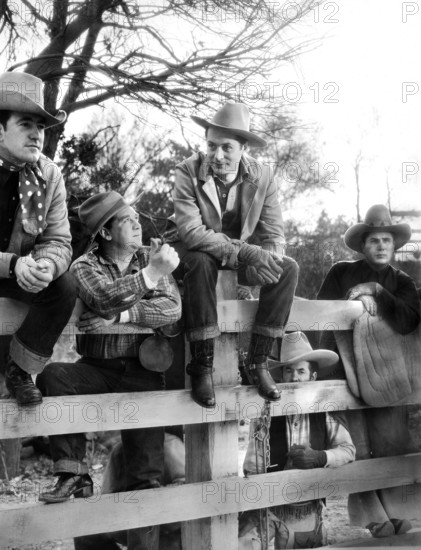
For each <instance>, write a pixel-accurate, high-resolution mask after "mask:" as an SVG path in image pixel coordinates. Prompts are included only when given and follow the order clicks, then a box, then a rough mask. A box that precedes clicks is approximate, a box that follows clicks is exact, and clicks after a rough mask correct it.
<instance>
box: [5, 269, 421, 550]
mask: <svg viewBox="0 0 421 550" xmlns="http://www.w3.org/2000/svg"><path fill="white" fill-rule="evenodd" d="M224 277H225V278H226V279H230V277H231V274H230V272H224ZM233 283H234V281H233V280H232V279H231V283H230V284H228V286H227V285H222V287H220V288H221V289H222V290H221V291H220V294H219V297H220V299H219V300H218V315H219V323H220V326H221V330H222V332H223V334H222V335H221V337H220V338H219V340H218V341H217V345H216V357H215V367H216V372H215V375H214V377H215V382H216V384H217V386H218V387H217V388H216V400H217V406H216V408H215V409H213V410H208V409H203V408H201V407H200V406H198V405H197V404H196V403H194V402H193V401H192V399H191V397H190V392H189V390H177V391H166V392H145V393H125V394H102V395H83V396H65V397H50V398H44V400H43V402H42V403H41V404H39V405H37V406H32V407H25V408H22V407H18V406H17V405H16V402H15V401H14V400H11V399H5V400H0V415H1V423H0V439H7V438H16V437H25V436H35V435H52V434H63V433H78V432H92V431H104V430H116V429H121V430H125V429H132V428H142V427H144V428H147V427H152V426H170V425H179V424H184V425H185V426H186V429H185V431H186V485H182V486H176V487H173V486H170V487H163V488H160V489H150V490H144V491H135V492H126V493H118V494H101V491H100V488H99V487H96V488H95V494H94V496H93V497H90V498H87V499H77V500H72V501H69V502H66V503H62V504H56V505H45V504H42V503H38V502H19V503H16V502H7V496H6V499H3V502H0V547H1V548H7V547H13V548H19V547H20V546H21V545H23V544H29V543H32V544H35V543H41V542H43V541H47V540H49V541H51V540H56V539H66V538H71V537H74V536H80V535H87V534H93V533H99V532H105V531H117V530H123V529H131V528H134V527H141V526H148V525H156V524H161V523H172V522H178V521H181V522H183V547H184V549H185V550H221V549H229V550H235V548H237V547H238V542H237V541H238V521H237V517H238V512H240V511H242V510H249V509H257V508H263V507H266V506H274V505H280V504H289V503H291V502H300V501H304V500H309V499H314V498H325V497H335V498H343V497H345V496H346V495H347V494H349V493H354V492H361V491H369V490H375V489H380V488H386V487H396V486H401V487H402V490H403V491H405V490H406V488H407V489H408V496H410V488H409V486H410V485H412V484H413V483H415V482H420V481H421V460H420V454H421V453H417V454H410V455H404V456H399V457H387V458H379V459H371V460H364V461H358V462H355V463H352V464H347V465H345V466H342V467H341V468H337V469H323V468H319V469H314V470H289V471H284V472H276V473H268V474H261V475H255V476H250V477H248V478H243V477H241V476H239V475H238V422H239V421H240V420H241V419H246V418H247V419H252V418H256V417H258V416H260V413H261V410H262V406H263V400H262V399H261V398H260V397H259V396H258V394H257V392H256V389H255V388H254V387H245V386H240V385H239V384H238V380H237V364H238V344H237V342H238V335H239V334H240V333H242V332H244V331H248V330H250V328H251V326H252V323H253V318H254V315H255V312H256V307H257V303H256V301H236V300H235V299H233V296H235V294H233V292H234V287H235V285H234V284H233ZM79 311H80V310H78V309H77V308H76V310H75V313H74V315H73V317H72V319H71V321H70V323H69V325H68V326H67V328H66V331H65V333H68V334H77V333H78V330H77V328H76V326H75V321H76V319H77V316H78V314H79ZM25 313H26V309H25V307H24V306H22V305H21V304H18V303H16V302H15V303H14V302H13V301H12V300H6V299H0V323H1V325H0V328H1V330H0V334H11V333H13V332H14V331H15V330H16V329H17V327H18V326H19V324H20V323H21V321H22V319H23V318H24V315H25ZM361 313H362V304H361V303H359V302H345V301H319V302H314V301H306V300H298V301H294V305H293V308H292V312H291V316H290V321H289V324H288V326H287V330H288V331H294V330H303V331H306V330H313V331H314V330H316V331H317V330H347V329H350V328H351V326H352V323H353V321H354V320H355V319H356V318H358V317H359V316H360V315H361ZM115 330H125V331H134V332H136V331H139V329H138V328H136V327H134V326H128V325H124V326H123V327H111V328H110V327H108V328H107V332H110V331H115ZM279 388H280V389H281V399H280V401H279V402H276V403H272V404H271V413H272V415H273V416H280V415H286V414H291V413H292V412H294V411H298V412H302V413H310V414H311V413H315V412H321V411H330V410H347V409H359V408H365V407H366V405H365V404H364V403H363V402H362V401H360V400H359V399H356V398H355V397H354V396H353V395H352V394H351V393H350V391H349V389H348V387H347V384H346V382H345V381H325V382H317V383H315V382H310V383H291V384H282V385H280V386H279ZM402 403H408V404H409V403H421V394H420V392H414V394H413V395H411V396H410V397H409V398H407V399H405V400H404V401H403V402H401V403H400V404H402ZM42 490H43V487H39V491H42Z"/></svg>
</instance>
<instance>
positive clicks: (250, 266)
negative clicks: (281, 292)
mask: <svg viewBox="0 0 421 550" xmlns="http://www.w3.org/2000/svg"><path fill="white" fill-rule="evenodd" d="M238 261H239V262H240V264H243V265H245V272H246V277H247V281H248V282H249V283H250V284H252V285H260V286H262V285H267V284H274V283H277V282H278V281H279V278H280V276H281V275H282V272H283V269H282V257H281V256H279V255H278V254H276V253H275V252H269V251H267V250H264V249H263V248H261V247H260V246H256V245H253V244H247V243H245V244H243V245H242V246H241V248H240V251H239V253H238Z"/></svg>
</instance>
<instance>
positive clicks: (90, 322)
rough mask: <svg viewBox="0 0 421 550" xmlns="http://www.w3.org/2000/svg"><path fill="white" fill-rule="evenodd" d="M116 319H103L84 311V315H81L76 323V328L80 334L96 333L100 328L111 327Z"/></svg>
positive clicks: (91, 312)
mask: <svg viewBox="0 0 421 550" xmlns="http://www.w3.org/2000/svg"><path fill="white" fill-rule="evenodd" d="M116 319H117V317H113V318H112V319H103V318H102V317H99V316H98V315H97V314H96V313H94V312H93V311H85V313H82V315H81V316H80V317H79V321H78V322H77V323H76V326H77V328H78V329H79V330H80V331H81V332H96V331H97V330H99V329H101V328H102V327H108V326H109V325H112V324H113V323H114V322H115V321H116Z"/></svg>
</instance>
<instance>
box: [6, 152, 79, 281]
mask: <svg viewBox="0 0 421 550" xmlns="http://www.w3.org/2000/svg"><path fill="white" fill-rule="evenodd" d="M38 166H39V168H40V170H41V172H42V174H43V177H44V179H45V182H46V196H45V208H46V217H45V221H44V228H43V231H42V233H41V234H38V232H37V224H36V219H35V213H34V218H33V219H29V220H28V224H27V228H26V230H24V228H23V226H22V210H21V208H17V209H16V213H15V219H14V224H13V230H12V234H11V237H10V242H9V246H8V248H7V250H6V251H5V252H2V253H0V278H8V277H9V265H10V260H11V259H12V256H13V254H17V255H18V256H27V255H28V254H31V256H32V257H33V258H34V260H39V259H41V258H45V259H47V260H50V261H51V262H52V263H53V264H54V266H55V273H54V279H57V277H59V276H60V275H62V274H63V273H64V272H65V271H66V270H67V268H68V267H69V265H70V260H71V250H72V249H71V245H70V243H71V240H72V239H71V234H70V226H69V221H68V219H67V207H66V189H65V187H64V181H63V176H62V175H61V171H60V169H59V167H58V166H57V165H56V164H54V162H52V161H51V160H50V159H49V158H47V157H45V156H44V155H41V157H40V159H39V161H38ZM0 184H1V181H0Z"/></svg>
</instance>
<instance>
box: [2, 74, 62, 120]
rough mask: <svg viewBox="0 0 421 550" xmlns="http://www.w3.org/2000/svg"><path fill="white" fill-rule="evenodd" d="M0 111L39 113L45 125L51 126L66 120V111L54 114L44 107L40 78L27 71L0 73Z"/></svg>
mask: <svg viewBox="0 0 421 550" xmlns="http://www.w3.org/2000/svg"><path fill="white" fill-rule="evenodd" d="M0 111H17V112H20V113H31V114H34V115H39V116H41V117H42V118H43V119H44V120H45V127H46V128H51V126H55V125H56V124H61V123H62V122H64V121H65V120H66V117H67V115H66V113H65V112H64V111H59V112H58V113H57V115H56V116H53V115H50V113H47V111H46V110H45V109H44V96H43V93H42V80H40V79H39V78H37V77H36V76H33V75H32V74H28V73H15V72H8V73H2V74H0Z"/></svg>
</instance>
